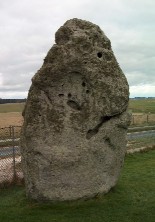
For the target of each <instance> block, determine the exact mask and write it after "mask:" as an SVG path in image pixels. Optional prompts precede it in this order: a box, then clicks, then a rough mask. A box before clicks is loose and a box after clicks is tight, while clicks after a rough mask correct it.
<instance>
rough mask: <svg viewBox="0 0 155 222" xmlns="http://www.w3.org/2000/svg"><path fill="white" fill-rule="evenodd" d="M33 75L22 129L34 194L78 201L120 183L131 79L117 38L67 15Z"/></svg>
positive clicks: (24, 155)
mask: <svg viewBox="0 0 155 222" xmlns="http://www.w3.org/2000/svg"><path fill="white" fill-rule="evenodd" d="M55 41H56V44H54V45H53V47H52V48H51V49H50V51H49V52H48V54H47V56H46V58H45V60H44V64H43V66H42V67H41V69H40V70H39V71H38V72H37V73H36V74H35V76H34V77H33V79H32V85H31V87H30V90H29V95H28V99H27V102H26V106H25V110H24V112H23V116H24V124H23V128H22V134H21V148H22V162H23V170H24V176H25V183H26V190H27V194H28V196H29V197H31V198H33V199H38V200H39V199H40V200H53V201H63V200H74V199H78V198H89V197H93V196H95V195H96V194H98V193H106V192H108V191H109V190H110V188H111V187H113V186H115V184H116V182H117V180H118V176H119V174H120V170H121V167H122V164H123V160H124V156H125V152H126V133H127V128H128V125H129V123H130V116H129V114H128V113H127V111H126V110H127V106H128V100H129V89H128V83H127V80H126V78H125V76H124V74H123V72H122V70H121V69H120V67H119V65H118V63H117V61H116V58H115V56H114V54H113V52H112V49H111V44H110V41H109V39H108V38H107V37H106V36H105V34H104V33H103V31H101V29H100V28H99V27H98V26H97V25H94V24H92V23H90V22H87V21H83V20H80V19H71V20H69V21H67V22H66V23H65V24H64V25H63V26H62V27H60V29H59V30H58V31H57V32H56V34H55Z"/></svg>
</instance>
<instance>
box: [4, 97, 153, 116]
mask: <svg viewBox="0 0 155 222" xmlns="http://www.w3.org/2000/svg"><path fill="white" fill-rule="evenodd" d="M24 105H25V103H8V104H0V113H6V112H22V111H23V108H24ZM129 110H132V112H133V113H149V112H150V113H155V99H139V100H133V99H130V102H129Z"/></svg>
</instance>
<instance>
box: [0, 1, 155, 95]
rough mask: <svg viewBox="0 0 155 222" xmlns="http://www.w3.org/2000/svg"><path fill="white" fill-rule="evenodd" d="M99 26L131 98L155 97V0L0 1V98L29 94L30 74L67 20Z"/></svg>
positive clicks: (40, 64)
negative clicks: (123, 76)
mask: <svg viewBox="0 0 155 222" xmlns="http://www.w3.org/2000/svg"><path fill="white" fill-rule="evenodd" d="M72 18H79V19H84V20H87V21H90V22H93V23H95V24H97V25H99V26H100V28H101V29H102V30H103V31H104V33H105V34H106V35H107V37H108V38H109V39H110V40H111V44H112V49H113V52H114V54H115V56H116V58H117V61H118V63H119V64H120V67H121V69H122V70H123V72H124V74H125V76H126V77H127V80H128V83H129V86H130V97H137V96H138V97H139V96H142V97H143V96H145V97H150V96H154V97H155V53H154V51H155V1H154V0H94V1H93V0H4V1H2V0H1V1H0V51H1V53H0V98H26V97H27V94H28V90H29V88H30V85H31V78H32V77H33V75H34V74H35V73H36V72H37V70H38V69H39V68H40V67H41V66H42V64H43V59H44V58H45V56H46V54H47V52H48V51H49V49H50V48H51V47H52V45H53V44H54V43H55V40H54V39H55V32H56V31H57V30H58V28H59V27H60V26H62V25H63V24H64V23H65V22H66V20H68V19H72Z"/></svg>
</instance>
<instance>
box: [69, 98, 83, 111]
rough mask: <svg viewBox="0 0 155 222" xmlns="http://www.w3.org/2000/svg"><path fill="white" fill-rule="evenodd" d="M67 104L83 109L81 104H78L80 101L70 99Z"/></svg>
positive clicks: (73, 107) (76, 108)
mask: <svg viewBox="0 0 155 222" xmlns="http://www.w3.org/2000/svg"><path fill="white" fill-rule="evenodd" d="M67 105H68V106H70V107H71V108H72V109H75V110H78V111H80V110H81V106H80V105H79V104H78V102H75V101H74V100H68V101H67Z"/></svg>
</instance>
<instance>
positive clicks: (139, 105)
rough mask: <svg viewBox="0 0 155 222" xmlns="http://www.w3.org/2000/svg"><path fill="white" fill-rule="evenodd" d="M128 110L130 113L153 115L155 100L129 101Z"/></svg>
mask: <svg viewBox="0 0 155 222" xmlns="http://www.w3.org/2000/svg"><path fill="white" fill-rule="evenodd" d="M129 110H132V113H155V99H139V100H133V99H130V102H129Z"/></svg>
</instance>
